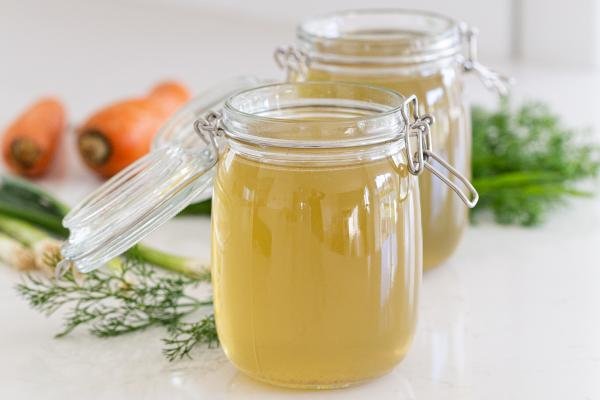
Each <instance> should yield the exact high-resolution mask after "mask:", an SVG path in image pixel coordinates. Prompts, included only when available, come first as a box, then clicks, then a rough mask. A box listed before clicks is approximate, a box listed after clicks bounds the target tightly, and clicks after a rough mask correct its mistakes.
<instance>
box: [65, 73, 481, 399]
mask: <svg viewBox="0 0 600 400" xmlns="http://www.w3.org/2000/svg"><path fill="white" fill-rule="evenodd" d="M203 100H205V99H203ZM417 103H418V102H417V100H416V98H415V97H414V96H413V97H410V98H408V99H405V98H403V97H402V96H400V95H399V94H397V93H396V92H393V91H390V90H386V89H381V88H375V87H369V86H364V85H356V84H349V83H345V84H343V83H336V82H312V83H297V84H271V85H266V86H260V87H255V88H252V89H247V90H245V91H242V92H239V93H237V94H235V95H233V96H231V97H229V99H228V100H227V101H226V102H225V104H224V106H222V107H221V106H219V107H216V108H217V110H214V109H213V111H210V110H208V109H206V108H207V107H204V106H203V107H199V106H198V104H194V103H192V104H191V105H190V106H188V108H187V109H186V110H184V111H182V112H181V113H179V114H178V115H177V116H176V117H175V118H174V119H173V120H172V121H171V122H169V123H168V124H167V125H166V126H165V128H164V129H163V132H162V133H160V134H159V135H160V138H161V139H160V140H161V142H162V143H163V145H162V146H157V147H155V148H154V149H153V151H152V152H151V153H150V154H149V155H147V156H146V157H144V158H142V159H140V160H139V161H137V162H136V163H134V164H133V165H131V166H130V167H128V168H127V169H125V170H123V171H122V172H121V173H119V174H118V175H116V176H115V177H113V178H112V179H111V180H110V181H108V182H107V183H105V184H104V185H103V186H102V187H101V188H100V189H99V190H98V191H97V192H96V193H94V194H92V195H91V196H90V197H89V198H88V199H86V200H85V201H84V202H83V203H82V204H80V205H79V206H77V207H76V208H74V209H73V211H71V213H70V214H69V215H68V216H67V218H65V221H64V224H65V226H66V227H68V228H69V229H70V237H69V240H68V241H67V242H66V243H65V245H64V246H63V248H62V254H63V256H64V261H63V262H62V263H63V265H66V264H69V263H75V264H76V265H77V267H78V268H79V269H80V270H81V271H84V272H85V271H89V270H92V269H94V268H97V267H98V266H100V265H102V264H103V263H105V262H107V261H109V260H110V259H112V258H114V257H115V256H117V255H119V254H121V253H122V252H123V251H125V250H126V249H128V248H130V247H131V246H133V245H134V244H135V243H136V242H137V241H139V240H140V239H141V238H143V237H144V236H145V235H147V234H148V233H149V232H150V231H152V230H153V229H155V228H156V227H158V226H159V225H160V224H161V223H163V222H164V221H166V220H167V219H169V218H171V217H173V216H174V215H176V214H177V213H178V212H179V211H180V210H181V209H183V208H184V207H185V206H186V205H187V204H189V203H190V202H192V201H193V200H194V199H195V198H197V196H199V195H201V194H202V193H203V192H204V190H205V188H206V186H207V185H208V184H209V183H210V182H211V181H212V183H213V187H214V192H213V209H212V210H213V211H212V212H213V213H212V271H211V272H212V278H213V290H214V305H215V318H216V324H217V330H218V333H219V339H220V343H221V344H222V346H223V349H224V351H225V353H226V354H227V356H228V358H229V359H230V360H231V361H232V362H233V363H234V364H235V365H236V366H237V367H238V368H239V369H240V370H242V371H243V372H245V373H246V374H248V375H250V376H252V377H254V378H256V379H259V380H262V381H265V382H269V383H273V384H277V385H283V386H290V387H299V388H329V387H340V386H346V385H349V384H352V383H354V382H359V381H363V380H365V379H369V378H372V377H375V376H378V375H381V374H384V373H385V372H387V371H389V370H390V369H391V368H392V367H393V366H394V365H395V364H396V363H398V362H399V361H400V360H401V359H402V357H404V355H405V354H406V352H407V350H408V348H409V345H410V343H411V340H412V337H413V334H414V330H415V323H416V317H417V304H418V293H419V286H420V279H421V268H422V260H421V255H422V248H421V224H420V210H419V189H418V184H417V178H416V177H417V175H419V174H420V173H421V171H422V170H423V169H424V168H425V167H427V168H431V166H429V164H428V160H429V158H431V157H435V154H434V153H431V151H430V143H431V140H430V135H429V132H430V131H429V123H430V122H431V119H430V117H429V116H427V115H420V114H418V112H417V109H418V105H417ZM204 105H206V104H204ZM211 108H212V106H211ZM196 118H197V119H196ZM195 119H196V121H195V122H192V121H194V120H195ZM192 127H193V128H194V129H195V131H196V132H197V133H198V135H191V134H190V132H193V130H192ZM199 139H201V140H199ZM441 176H443V175H441ZM463 181H464V178H463ZM463 183H464V184H465V185H466V186H467V188H468V189H469V190H473V189H472V187H471V186H470V185H469V184H468V182H466V181H464V182H463ZM455 189H456V190H457V193H459V194H460V195H461V196H462V197H464V198H465V199H467V198H468V197H469V196H476V193H474V192H472V193H467V194H465V193H463V192H462V191H460V190H459V188H458V187H456V188H455Z"/></svg>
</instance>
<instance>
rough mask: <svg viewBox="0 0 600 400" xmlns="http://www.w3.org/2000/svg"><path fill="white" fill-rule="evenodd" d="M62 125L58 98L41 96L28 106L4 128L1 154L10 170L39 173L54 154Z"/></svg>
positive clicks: (64, 125) (61, 111) (64, 117)
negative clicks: (42, 97)
mask: <svg viewBox="0 0 600 400" xmlns="http://www.w3.org/2000/svg"><path fill="white" fill-rule="evenodd" d="M65 127H66V113H65V109H64V107H63V105H62V104H61V102H60V101H59V100H57V99H54V98H44V99H41V100H39V101H38V102H36V103H35V104H33V105H32V106H31V107H29V108H28V109H27V110H25V112H23V114H21V115H20V116H19V117H18V118H17V119H16V120H15V121H14V122H13V123H12V124H11V125H10V126H9V127H8V128H7V129H6V131H5V132H4V135H3V137H2V155H3V157H4V161H5V162H6V165H7V166H8V167H9V169H10V170H12V171H13V172H15V173H17V174H19V175H24V176H28V177H37V176H40V175H43V174H44V173H45V172H46V171H47V170H48V168H49V166H50V164H51V163H52V160H53V159H54V158H55V156H56V153H57V149H58V145H59V143H60V141H61V139H62V136H63V134H64V131H65Z"/></svg>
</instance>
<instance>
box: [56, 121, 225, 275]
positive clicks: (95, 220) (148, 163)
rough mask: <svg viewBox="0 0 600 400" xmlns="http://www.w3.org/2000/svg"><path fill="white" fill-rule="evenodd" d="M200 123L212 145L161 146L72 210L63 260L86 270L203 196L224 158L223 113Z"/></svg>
mask: <svg viewBox="0 0 600 400" xmlns="http://www.w3.org/2000/svg"><path fill="white" fill-rule="evenodd" d="M190 128H191V127H190ZM194 129H195V130H196V132H197V133H198V134H199V135H200V138H201V139H202V141H203V142H204V143H206V145H201V144H199V145H198V146H196V147H191V146H183V145H180V144H178V143H176V142H175V143H170V144H165V145H164V146H162V147H160V148H155V149H153V151H151V152H150V153H149V154H148V155H146V156H144V157H142V158H141V159H139V160H138V161H136V162H134V163H133V164H131V165H130V166H129V167H127V168H125V169H124V170H122V171H121V172H119V173H118V174H117V175H115V176H114V177H112V178H111V179H110V180H108V181H107V182H106V183H104V184H103V185H102V186H101V187H100V188H98V189H97V190H96V191H95V192H93V193H92V194H91V195H90V196H88V197H87V198H86V199H85V200H83V201H82V202H81V203H80V204H79V205H78V206H76V207H75V208H74V209H73V210H71V212H69V214H68V215H67V216H66V217H65V219H64V220H63V225H64V226H65V227H66V228H68V229H69V231H70V234H69V239H68V240H67V241H66V242H65V243H64V245H63V246H62V249H61V253H62V256H63V258H64V260H63V262H62V264H63V265H65V264H67V263H69V264H70V263H74V264H75V265H76V266H77V268H78V269H79V270H80V271H81V272H89V271H92V270H94V269H96V268H98V267H100V266H102V265H103V264H105V263H106V262H108V261H109V260H111V259H113V258H115V257H117V256H119V255H120V254H122V253H124V252H125V251H127V250H128V249H129V248H131V247H132V246H134V245H135V244H136V243H137V242H139V241H140V240H141V239H143V238H144V237H145V236H146V235H148V234H149V233H150V232H152V231H153V230H155V229H156V228H158V227H159V226H160V225H162V224H163V223H165V222H166V221H167V220H169V219H171V218H172V217H174V216H175V215H177V214H178V213H179V212H180V211H181V210H183V209H184V208H185V207H186V206H187V205H188V204H190V203H192V202H193V201H194V200H195V199H196V198H197V197H198V195H199V194H200V193H201V192H202V191H203V190H204V189H205V188H206V187H207V186H208V185H209V184H210V183H211V181H212V177H213V167H214V166H215V165H216V163H217V161H218V157H219V149H218V147H217V142H216V139H215V136H217V135H218V134H219V129H220V115H219V114H218V113H215V112H209V113H208V114H206V116H205V117H204V118H200V119H198V121H196V122H195V123H194Z"/></svg>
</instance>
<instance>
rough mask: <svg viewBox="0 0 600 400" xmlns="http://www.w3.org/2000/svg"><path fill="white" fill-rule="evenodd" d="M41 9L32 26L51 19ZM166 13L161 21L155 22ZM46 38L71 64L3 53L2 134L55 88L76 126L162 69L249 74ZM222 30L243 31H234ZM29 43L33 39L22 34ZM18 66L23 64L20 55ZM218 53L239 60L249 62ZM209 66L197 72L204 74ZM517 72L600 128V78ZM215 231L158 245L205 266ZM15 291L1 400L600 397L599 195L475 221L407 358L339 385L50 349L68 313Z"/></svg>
mask: <svg viewBox="0 0 600 400" xmlns="http://www.w3.org/2000/svg"><path fill="white" fill-rule="evenodd" d="M14 4H18V3H17V2H14ZM73 4H77V3H73ZM14 7H17V6H14ZM74 7H75V6H74ZM75 8H76V7H75ZM45 15H46V14H43V15H42V14H40V16H37V19H32V20H31V21H28V22H27V24H29V25H32V26H33V24H34V23H39V24H41V23H46V22H47V21H50V20H51V19H50V17H49V19H44V18H43V17H44V16H45ZM61 15H62V14H61ZM110 17H113V16H110ZM146 17H147V16H146ZM181 17H182V18H184V16H181ZM52 18H54V20H56V18H58V17H57V16H56V15H53V16H52ZM155 18H156V21H154V20H152V21H154V22H152V23H156V22H157V21H159V19H158V18H157V17H156V16H155ZM4 22H7V23H8V22H10V21H9V20H8V19H6V20H5V21H4ZM17 22H18V21H16V22H15V21H13V22H12V23H13V26H12V28H10V27H9V28H6V26H8V25H6V23H5V24H4V27H5V28H2V27H0V33H1V34H2V35H0V36H2V37H5V38H6V37H8V36H7V33H9V32H10V29H13V30H14V29H17V25H19V26H21V25H20V24H21V22H18V23H17ZM192 22H193V20H190V21H188V23H189V24H191V23H192ZM23 23H25V22H23ZM48 23H50V22H48ZM29 25H27V26H29ZM25 28H26V27H25ZM2 29H5V30H6V31H3V30H2ZM90 29H91V28H90ZM206 29H213V28H211V27H209V28H206ZM48 32H49V33H48V35H49V36H50V37H51V38H52V39H53V40H63V42H60V43H66V44H67V47H65V50H64V53H57V54H58V56H59V58H60V57H62V58H61V59H60V60H59V59H58V58H56V59H54V60H53V62H54V63H53V64H52V65H44V67H42V68H40V69H34V68H33V67H32V66H33V65H34V61H37V60H38V58H39V57H42V58H43V57H46V56H48V54H46V53H43V52H42V53H33V52H32V53H27V54H26V52H20V50H19V49H21V47H20V46H18V45H16V44H15V45H14V47H10V51H12V53H10V52H9V53H10V54H5V55H6V57H4V58H5V60H4V61H3V68H4V70H3V71H0V87H2V88H3V90H2V91H3V94H5V95H3V96H0V119H1V120H0V125H4V123H5V121H6V119H7V118H9V117H10V116H13V115H14V114H15V113H16V112H17V110H19V109H20V108H22V107H23V106H24V104H26V103H27V102H28V101H30V100H31V99H32V98H34V97H35V96H37V95H40V94H42V93H43V91H46V90H50V91H55V92H56V91H57V88H63V90H64V91H63V92H62V94H64V96H65V97H67V98H68V102H69V105H70V109H71V114H72V116H73V118H72V119H73V120H74V121H80V120H81V118H83V116H85V114H86V113H88V112H89V111H90V110H91V109H93V108H94V107H96V106H97V105H98V104H102V103H105V102H106V101H108V100H109V99H112V98H114V97H115V96H119V95H123V94H124V93H135V92H136V90H137V91H139V90H143V89H142V88H144V87H145V85H150V84H151V83H152V82H153V80H152V79H156V77H157V76H158V77H160V76H161V75H160V71H162V69H165V70H166V71H167V72H170V71H174V72H175V73H176V74H177V76H182V77H183V78H184V79H185V80H186V81H187V82H190V84H193V85H194V87H202V86H203V85H206V84H208V83H209V82H210V81H211V77H212V76H216V78H218V79H221V78H223V77H225V76H233V75H234V74H239V68H240V67H239V64H236V65H233V64H231V63H229V62H222V65H223V68H222V69H221V68H220V66H219V65H216V64H211V63H210V62H204V61H202V62H201V61H199V59H198V57H201V55H202V54H203V53H202V52H201V50H202V49H198V51H197V52H195V53H193V54H192V53H189V52H187V53H186V51H188V50H189V49H186V48H184V47H185V46H183V44H181V43H180V44H177V43H175V42H174V41H172V42H168V41H169V40H170V39H168V38H169V37H171V36H168V37H167V38H166V39H165V43H164V45H165V46H170V47H173V46H174V48H173V50H172V53H170V55H167V56H165V58H169V57H171V59H173V58H174V57H176V56H177V55H179V54H181V55H184V54H185V57H187V58H185V57H184V58H182V59H181V60H180V61H181V62H179V63H173V64H169V62H168V60H167V61H164V60H163V63H162V64H160V63H158V64H154V61H155V60H154V58H152V57H150V56H148V53H147V52H148V51H152V50H153V47H152V46H155V45H157V44H156V43H150V42H149V43H146V42H144V46H146V47H142V48H141V50H140V54H138V56H136V57H135V58H132V59H131V60H129V61H130V64H127V65H126V64H122V67H123V73H122V74H119V73H117V72H116V71H112V72H111V73H109V74H104V73H103V72H104V69H105V68H106V64H101V63H102V57H103V56H102V51H104V50H106V49H104V50H102V49H103V48H101V49H100V53H98V54H96V53H93V54H92V53H91V52H88V53H87V58H86V57H82V56H81V55H79V56H78V57H75V56H73V57H70V56H69V54H70V52H71V50H73V49H72V48H70V47H68V46H72V47H73V48H78V46H80V45H81V43H83V42H84V41H86V40H87V41H93V40H94V38H95V37H94V36H89V37H83V38H78V37H77V36H73V37H71V36H68V37H67V36H65V35H63V36H64V37H62V36H60V35H59V36H60V37H58V36H56V35H57V34H56V32H54V33H53V31H51V30H50V31H48ZM57 32H58V31H57ZM88 33H89V32H88ZM245 33H247V32H245ZM165 34H168V32H165ZM219 34H220V35H223V34H224V33H223V32H222V31H221V32H219ZM249 34H250V35H251V39H250V40H249V41H248V42H249V43H250V42H252V41H253V40H257V38H258V37H261V38H262V40H263V41H262V42H261V43H263V44H261V45H260V46H259V47H260V48H262V49H263V50H266V51H267V52H268V49H270V48H272V45H274V44H278V43H279V42H280V40H274V39H273V38H268V36H269V35H268V34H267V31H264V30H260V31H259V30H256V31H254V30H253V31H252V32H250V33H249ZM90 35H91V34H90ZM227 35H230V36H232V37H233V36H235V35H233V34H232V33H231V32H230V31H229V33H228V34H227ZM123 37H125V36H123ZM130 37H131V36H127V40H129V39H130ZM173 37H175V36H173ZM220 38H221V39H223V40H227V39H228V38H227V37H225V38H223V36H221V37H220ZM11 40H12V39H11ZM19 40H20V41H21V42H20V43H25V44H28V43H29V42H31V43H33V42H34V40H33V39H28V36H26V35H23V36H22V37H20V38H19ZM28 40H29V42H28ZM139 40H140V41H141V40H142V38H140V39H139ZM232 40H239V38H237V39H236V38H234V39H232ZM79 41H81V43H80V42H79ZM167 42H168V43H167ZM90 43H91V42H90ZM114 43H115V46H116V47H117V48H118V54H120V56H118V57H117V58H119V59H123V58H124V57H125V56H126V55H127V54H129V53H127V49H126V47H127V46H123V47H119V44H118V43H117V42H114ZM265 43H266V44H265ZM159 44H160V43H159ZM177 46H179V47H177ZM23 48H26V46H25V47H23ZM3 49H4V50H7V49H6V48H4V47H3ZM84 50H85V49H83V50H82V51H84ZM253 51H254V50H253ZM55 55H56V54H55ZM17 56H18V57H21V58H19V59H18V60H15V59H14V57H17ZM246 56H248V54H246ZM194 57H196V58H194ZM219 57H221V58H220V60H222V58H224V59H225V60H235V59H237V60H238V61H239V57H240V54H230V53H226V54H220V55H219ZM236 57H237V58H236ZM257 57H259V59H260V61H257V59H255V58H246V59H247V60H249V62H248V65H246V67H248V68H249V69H251V71H255V72H257V73H264V74H265V75H266V76H268V75H273V74H275V71H274V69H269V68H268V67H267V66H272V62H271V61H270V60H268V59H266V57H268V54H261V55H260V56H257ZM206 60H208V61H210V60H213V58H212V57H207V58H206ZM156 61H157V62H159V61H161V60H156ZM136 62H137V63H138V64H139V63H147V65H148V68H138V67H134V66H131V63H134V64H135V63H136ZM165 62H166V64H165ZM194 63H195V64H194ZM73 65H75V66H77V68H79V70H78V71H76V72H75V73H74V75H73V76H71V74H72V71H70V70H69V69H68V67H69V66H73ZM198 65H199V66H201V68H202V70H201V71H197V70H196V66H198ZM21 66H23V69H21ZM103 68H104V69H103ZM136 68H137V69H136ZM169 68H170V69H169ZM505 70H507V69H505ZM508 70H510V71H512V73H513V74H514V75H515V76H516V77H517V79H518V81H519V86H518V87H517V89H516V91H515V94H516V97H517V98H519V99H523V98H539V99H544V100H546V101H548V102H550V103H551V104H552V105H553V106H554V107H555V108H556V109H560V110H561V113H562V114H563V115H564V116H565V120H567V121H568V122H569V123H570V124H571V125H574V126H581V127H586V126H591V127H593V128H594V129H595V130H596V132H600V129H598V128H600V112H599V111H598V106H599V105H600V74H598V73H594V72H589V71H588V72H586V71H551V70H548V69H546V68H532V67H526V68H525V67H513V68H508ZM136 71H139V74H138V73H136ZM234 71H238V72H234ZM27 74H29V75H27ZM91 77H94V78H93V79H92V78H91ZM151 77H154V78H151ZM29 78H31V79H29ZM84 82H87V85H84ZM469 86H470V89H469V93H470V97H472V98H473V99H475V100H477V101H478V102H484V103H491V99H492V97H491V96H489V95H487V94H486V93H485V92H484V91H483V90H482V89H480V88H478V84H477V83H476V82H471V84H470V85H469ZM40 91H42V92H40ZM6 94H9V95H6ZM597 137H599V138H600V135H598V136H597ZM63 156H64V157H62V161H61V163H59V166H58V167H57V168H55V170H54V171H53V172H52V175H51V176H50V177H48V178H47V179H44V180H42V181H41V182H40V183H41V184H42V185H44V186H45V187H47V188H49V189H50V190H51V191H53V192H54V193H56V194H57V195H58V196H60V197H61V198H63V199H64V200H65V201H67V202H69V203H71V204H73V203H75V202H76V201H77V200H78V199H80V198H81V197H82V196H83V195H84V194H85V193H87V192H88V191H89V190H91V189H92V188H93V187H94V186H96V185H97V184H98V181H97V180H96V179H95V178H93V177H92V176H91V175H90V174H89V173H87V172H86V171H84V169H83V168H81V165H80V163H79V162H78V161H77V160H76V158H74V157H73V155H72V154H69V153H67V154H64V155H63ZM208 227H209V221H208V220H207V219H200V220H199V219H180V220H176V221H172V222H170V223H169V224H167V225H166V226H164V227H162V228H161V229H160V230H159V231H157V232H156V233H154V234H153V235H152V237H151V238H149V240H148V241H149V242H150V243H152V244H154V245H156V246H158V247H162V248H165V249H170V250H173V251H175V252H178V253H182V254H189V255H194V256H197V257H198V256H200V257H206V258H208V254H209V232H208ZM175 233H176V234H175ZM181 238H194V239H193V240H182V239H181ZM18 281H19V276H18V274H17V273H16V272H14V271H12V270H9V269H8V268H6V267H4V266H0V324H1V326H2V327H1V328H0V355H1V356H2V357H1V358H0V399H12V400H19V399H41V398H43V399H61V400H62V399H71V398H80V399H111V400H119V399H170V400H176V399H211V400H217V399H280V398H296V397H299V398H307V399H320V398H325V399H328V398H331V399H363V398H372V399H378V400H379V399H382V400H384V399H425V400H429V399H435V400H439V399H461V400H464V399H473V400H481V399H485V400H499V399H511V400H512V399H527V400H530V399H544V400H551V399H560V400H564V399H569V400H572V399H573V400H575V399H581V400H588V399H600V198H595V199H585V200H576V201H573V202H571V203H570V204H569V205H568V206H567V207H565V208H560V209H559V210H558V211H556V212H555V213H553V214H552V215H551V217H550V219H549V220H548V222H547V223H546V224H545V225H543V226H541V227H539V228H534V229H526V228H520V227H502V226H498V225H495V224H493V223H489V222H484V223H481V224H480V225H478V226H472V227H470V228H469V230H468V232H467V234H466V235H465V237H464V240H463V242H462V245H461V246H460V248H459V249H458V251H457V253H456V254H455V256H454V257H453V258H452V259H451V260H450V261H449V262H448V263H447V264H446V265H444V266H442V267H440V268H438V269H436V270H433V271H431V272H428V273H426V274H425V276H424V289H423V293H422V307H421V317H420V322H419V329H418V334H417V337H416V340H415V343H414V345H413V346H412V349H411V350H410V352H409V354H408V356H407V358H406V359H405V360H404V361H403V362H402V363H401V364H400V365H399V366H398V367H397V368H396V369H394V371H393V372H392V373H390V374H389V375H387V376H385V377H383V378H380V379H377V380H375V381H372V382H370V383H367V384H364V385H360V386H356V387H352V388H349V389H344V390H337V391H328V392H302V391H289V390H281V389H276V388H272V387H269V386H266V385H263V384H260V383H256V382H254V381H252V380H250V379H249V378H246V377H245V376H244V375H242V374H241V373H238V372H237V371H236V370H235V369H234V368H233V367H232V366H231V364H229V363H228V361H227V360H226V359H225V357H224V355H223V354H222V352H221V351H220V350H219V349H214V350H198V351H196V352H195V353H194V359H193V360H192V361H187V360H186V361H182V362H176V363H168V362H167V361H166V360H165V359H164V358H163V356H162V354H161V352H160V348H161V342H160V337H161V335H162V333H163V331H162V330H161V329H150V330H148V331H145V332H140V333H136V334H131V335H128V336H124V337H120V338H114V339H98V338H95V337H92V336H91V335H89V334H88V333H87V332H85V331H84V330H80V331H76V332H75V333H73V334H72V335H70V336H69V337H66V338H63V339H53V334H54V333H56V332H57V331H58V330H59V327H60V324H61V321H60V316H55V317H52V318H50V319H47V318H45V317H44V316H42V315H40V314H38V313H37V312H35V311H32V310H31V309H30V308H29V307H28V306H27V304H26V303H25V302H24V301H23V300H22V299H20V298H18V297H17V295H16V292H15V291H14V290H13V287H14V285H15V283H16V282H18Z"/></svg>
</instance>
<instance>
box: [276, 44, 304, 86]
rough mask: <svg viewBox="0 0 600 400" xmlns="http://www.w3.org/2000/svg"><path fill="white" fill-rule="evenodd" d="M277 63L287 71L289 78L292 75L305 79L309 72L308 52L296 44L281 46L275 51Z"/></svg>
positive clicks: (289, 78)
mask: <svg viewBox="0 0 600 400" xmlns="http://www.w3.org/2000/svg"><path fill="white" fill-rule="evenodd" d="M273 58H275V63H276V64H277V66H279V68H281V69H283V70H284V71H285V72H286V75H287V80H288V81H290V80H291V79H292V77H295V78H299V80H303V79H304V78H305V77H306V74H307V72H308V66H309V62H310V59H309V57H308V54H307V53H306V52H304V51H302V50H300V49H298V48H296V47H295V46H279V47H277V48H276V49H275V52H274V53H273Z"/></svg>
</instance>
